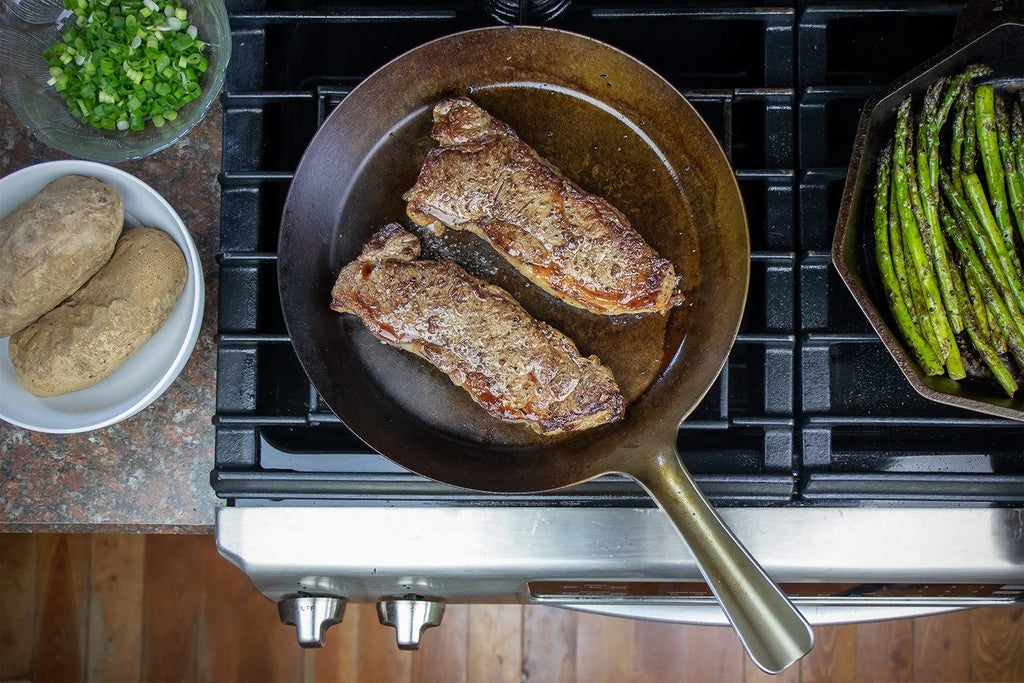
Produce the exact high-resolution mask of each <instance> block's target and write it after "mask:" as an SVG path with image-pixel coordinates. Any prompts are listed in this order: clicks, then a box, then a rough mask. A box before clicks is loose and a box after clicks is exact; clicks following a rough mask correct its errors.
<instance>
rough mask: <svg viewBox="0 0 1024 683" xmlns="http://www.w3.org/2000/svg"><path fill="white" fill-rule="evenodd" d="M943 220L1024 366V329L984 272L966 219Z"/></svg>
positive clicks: (1011, 347) (996, 324) (994, 316)
mask: <svg viewBox="0 0 1024 683" xmlns="http://www.w3.org/2000/svg"><path fill="white" fill-rule="evenodd" d="M942 215H946V216H948V212H946V211H944V212H943V214H942ZM940 220H941V222H942V229H943V230H944V231H945V232H946V234H947V235H949V237H950V239H952V240H953V244H954V245H956V248H957V250H958V251H959V252H960V255H961V257H962V258H963V261H964V264H965V265H966V266H967V270H968V271H969V272H971V273H973V274H974V277H975V278H976V279H977V280H978V284H980V285H981V293H982V296H983V297H984V298H985V305H986V306H987V307H988V310H989V312H990V313H991V314H992V318H993V320H992V325H993V327H996V326H998V327H1000V328H1001V329H1002V331H1003V334H1004V336H1005V337H1006V344H1007V347H1008V348H1009V351H1010V354H1011V355H1012V356H1013V358H1014V360H1015V361H1016V362H1017V365H1019V366H1020V367H1022V368H1024V364H1022V363H1024V330H1022V329H1021V326H1020V325H1019V323H1018V322H1017V321H1015V320H1013V319H1012V318H1011V317H1010V311H1009V309H1008V308H1007V305H1006V301H1005V300H1004V299H1003V298H1002V297H1001V296H999V292H998V291H996V288H995V285H994V284H993V282H992V278H991V277H989V274H988V273H987V272H986V271H985V267H984V266H983V265H982V264H981V259H980V258H979V257H978V253H977V252H976V251H975V250H974V247H973V246H972V245H971V241H970V239H969V238H968V237H967V235H966V230H965V228H964V224H963V221H961V220H959V218H952V219H951V220H942V216H940Z"/></svg>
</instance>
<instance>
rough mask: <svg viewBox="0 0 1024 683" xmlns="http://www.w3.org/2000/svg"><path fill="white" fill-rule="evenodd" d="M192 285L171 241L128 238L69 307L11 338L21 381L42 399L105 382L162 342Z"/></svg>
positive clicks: (144, 232)
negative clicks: (159, 335)
mask: <svg viewBox="0 0 1024 683" xmlns="http://www.w3.org/2000/svg"><path fill="white" fill-rule="evenodd" d="M187 277H188V267H187V266H186V264H185V257H184V255H182V253H181V249H179V248H178V245H177V244H175V243H174V240H172V239H171V238H170V237H169V236H168V235H167V233H165V232H163V231H161V230H155V229H153V228H134V229H131V230H126V231H125V232H124V234H123V235H122V236H121V238H120V239H119V240H118V241H117V245H116V247H115V248H114V255H113V256H112V257H111V258H110V261H109V262H108V263H107V265H105V266H103V268H101V269H100V271H99V272H98V273H96V274H95V275H94V276H92V278H91V279H90V280H89V281H88V282H86V283H85V285H84V286H83V287H82V288H81V289H80V290H78V291H77V292H75V293H74V294H73V295H71V297H69V298H68V299H67V301H65V302H64V303H63V304H61V305H60V306H58V307H57V308H55V309H53V310H52V311H50V312H49V313H47V314H46V315H44V316H43V317H42V318H40V319H39V320H37V321H36V322H34V323H32V324H31V325H29V326H28V327H26V328H25V329H24V330H22V331H20V332H18V333H16V334H15V335H14V336H12V337H11V341H10V345H9V346H8V354H9V355H10V357H11V363H12V364H13V365H14V374H15V376H16V377H17V378H18V381H19V382H20V383H21V384H22V386H24V387H25V389H27V390H28V391H29V392H31V393H32V394H34V395H36V396H39V397H46V396H58V395H60V394H66V393H70V392H72V391H78V390H79V389H85V388H86V387H90V386H92V385H94V384H96V383H97V382H99V381H101V380H103V379H104V378H106V377H107V376H108V375H110V373H112V372H114V370H116V369H117V368H119V367H121V365H123V364H124V362H125V361H126V360H128V358H129V357H131V356H132V354H134V353H135V352H136V351H138V350H139V349H140V348H141V347H142V345H143V344H145V343H146V342H147V341H149V338H150V337H152V336H153V335H154V334H156V332H157V330H159V329H160V327H161V326H162V325H163V324H164V322H165V321H166V320H167V318H168V316H170V314H171V311H172V310H173V309H174V305H175V304H176V303H177V301H178V297H179V296H181V291H182V289H183V288H184V286H185V280H186V278H187Z"/></svg>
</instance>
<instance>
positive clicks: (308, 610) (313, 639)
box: [277, 595, 345, 647]
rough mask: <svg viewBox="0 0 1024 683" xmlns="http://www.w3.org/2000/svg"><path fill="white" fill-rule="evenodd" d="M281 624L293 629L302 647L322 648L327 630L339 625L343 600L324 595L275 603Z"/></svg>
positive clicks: (342, 613) (286, 599)
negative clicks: (290, 626) (288, 625)
mask: <svg viewBox="0 0 1024 683" xmlns="http://www.w3.org/2000/svg"><path fill="white" fill-rule="evenodd" d="M277 613H278V614H279V615H280V616H281V623H283V624H290V625H292V626H294V627H295V632H296V635H298V637H299V645H301V646H302V647H323V646H324V643H325V642H326V641H327V629H329V628H330V627H331V626H334V625H335V624H340V623H341V618H342V617H343V616H345V600H344V599H343V598H335V597H330V596H326V595H317V596H302V595H297V596H292V597H289V598H284V599H283V600H281V601H279V602H278V603H277Z"/></svg>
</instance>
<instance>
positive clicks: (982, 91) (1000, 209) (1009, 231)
mask: <svg viewBox="0 0 1024 683" xmlns="http://www.w3.org/2000/svg"><path fill="white" fill-rule="evenodd" d="M994 100H995V91H994V90H993V88H992V86H991V85H979V86H978V87H977V89H975V91H974V107H975V114H976V116H977V118H976V122H975V125H976V126H977V129H978V130H977V132H978V146H979V147H980V148H981V163H982V165H983V166H984V167H985V180H986V181H987V185H988V193H989V194H988V196H989V199H990V200H991V202H992V212H993V213H994V214H995V219H996V223H997V224H998V225H999V230H1000V232H1001V233H1002V237H1003V242H1005V244H1006V248H1007V249H1009V250H1010V251H1013V249H1014V247H1013V225H1012V224H1011V223H1010V212H1009V210H1008V208H1007V202H1006V185H1005V182H1006V180H1005V177H1004V175H1003V163H1002V161H1001V160H1000V159H999V140H998V137H999V136H998V135H997V134H996V120H995V118H996V117H995V102H994Z"/></svg>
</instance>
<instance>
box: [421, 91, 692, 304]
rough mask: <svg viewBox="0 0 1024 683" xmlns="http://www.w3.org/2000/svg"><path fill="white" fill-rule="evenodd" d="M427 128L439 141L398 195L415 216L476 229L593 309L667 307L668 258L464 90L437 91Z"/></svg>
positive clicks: (670, 288) (548, 287) (673, 293)
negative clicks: (458, 93)
mask: <svg viewBox="0 0 1024 683" xmlns="http://www.w3.org/2000/svg"><path fill="white" fill-rule="evenodd" d="M431 135H432V137H433V138H434V139H435V140H437V141H438V142H439V143H441V146H440V147H438V148H435V149H433V150H431V151H430V152H429V153H428V154H427V159H426V161H425V162H424V164H423V167H422V169H421V170H420V173H419V177H418V178H417V180H416V184H415V185H414V186H413V187H412V189H410V190H409V191H408V192H406V193H405V195H404V196H403V199H405V201H406V202H408V203H407V206H406V212H407V213H408V215H409V217H410V218H411V219H412V220H413V221H414V222H415V223H416V224H418V225H430V226H431V227H432V229H434V230H435V231H437V232H441V231H442V230H443V229H444V226H447V227H450V228H455V229H458V230H467V231H469V232H472V233H475V234H477V235H479V236H480V237H483V238H484V239H486V240H487V241H488V242H489V243H490V244H491V246H492V247H494V249H495V250H497V251H498V253H500V254H501V255H502V256H504V257H505V259H507V260H508V261H509V263H511V264H512V265H513V266H515V268H516V269H517V270H519V272H520V273H522V274H523V275H524V276H526V277H527V278H528V279H529V280H530V281H531V282H533V283H535V284H536V285H537V286H538V287H540V288H542V289H543V290H545V291H546V292H548V293H549V294H552V295H554V296H556V297H558V298H559V299H561V300H562V301H564V302H565V303H567V304H571V305H573V306H577V307H579V308H583V309H586V310H588V311H591V312H593V313H599V314H605V315H617V314H621V313H647V312H658V313H666V312H667V311H668V310H669V309H671V308H672V307H673V306H675V305H677V304H679V303H681V302H682V300H683V298H682V295H681V294H680V293H679V292H677V283H676V274H675V269H674V268H673V267H672V263H671V262H669V261H668V260H667V259H664V258H662V257H661V256H659V255H658V253H657V252H656V251H655V250H654V249H652V248H651V247H650V245H648V244H647V243H646V242H645V241H644V239H643V238H642V237H641V236H640V234H639V233H637V231H636V230H634V229H633V227H632V226H631V225H630V224H629V221H628V220H627V219H626V217H625V216H624V215H623V214H622V212H620V211H619V210H618V209H616V208H615V207H614V206H612V205H611V204H609V203H608V202H607V201H605V200H604V199H601V198H600V197H597V196H595V195H592V194H590V193H588V192H585V191H584V190H582V189H580V187H579V186H577V185H576V184H575V183H573V182H572V181H570V180H569V179H568V178H566V177H565V176H564V175H562V173H561V171H559V170H558V169H557V168H555V167H554V166H553V165H552V164H551V163H549V162H548V161H546V160H545V159H543V158H541V157H540V155H538V154H537V152H535V151H534V150H533V149H532V148H531V147H530V146H529V145H527V144H526V143H525V142H523V141H522V140H520V139H519V136H517V135H516V133H515V131H514V130H512V128H511V127H510V126H509V125H508V124H506V123H504V122H502V121H499V120H498V119H496V118H494V117H493V116H491V115H490V114H489V113H487V112H486V111H484V110H483V109H482V108H480V107H479V106H477V105H476V104H475V103H473V101H471V100H469V99H468V98H465V97H460V98H455V99H445V100H442V101H441V102H439V103H438V104H437V105H436V106H435V107H434V127H433V130H432V132H431Z"/></svg>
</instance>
